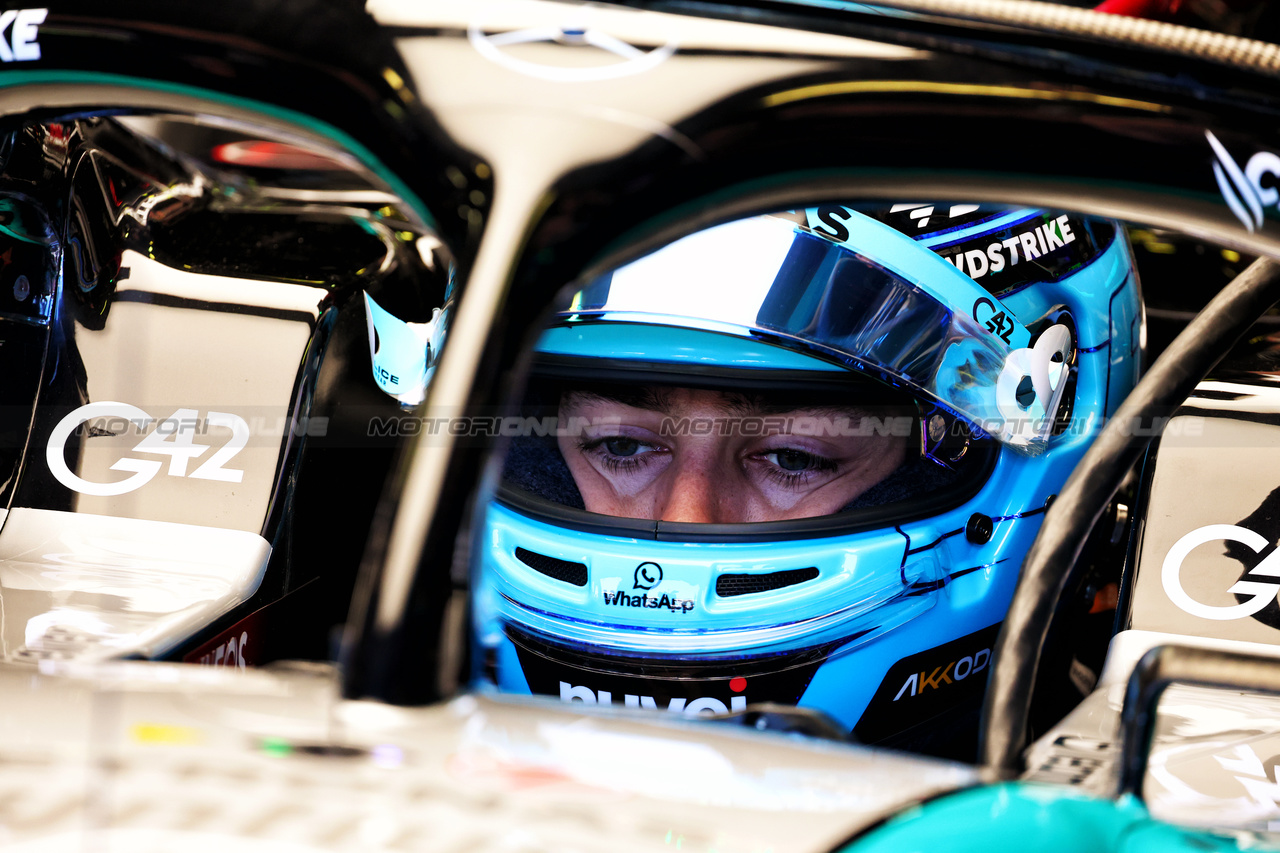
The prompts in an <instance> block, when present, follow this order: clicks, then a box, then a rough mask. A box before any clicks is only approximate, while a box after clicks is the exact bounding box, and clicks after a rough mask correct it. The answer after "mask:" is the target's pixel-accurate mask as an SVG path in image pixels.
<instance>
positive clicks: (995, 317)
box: [972, 296, 1014, 344]
mask: <svg viewBox="0 0 1280 853" xmlns="http://www.w3.org/2000/svg"><path fill="white" fill-rule="evenodd" d="M981 305H985V306H987V310H986V313H987V314H988V315H989V316H988V317H987V320H986V322H985V323H983V325H985V326H986V327H987V331H988V332H990V333H991V334H993V335H996V336H998V337H999V338H1000V339H1001V340H1003V341H1004V342H1005V343H1006V344H1009V343H1013V342H1012V341H1011V340H1009V336H1010V335H1011V334H1013V329H1014V325H1013V320H1012V319H1010V318H1009V316H1008V315H1007V314H1005V313H1004V312H1003V311H997V310H996V305H995V303H994V302H992V301H991V300H990V299H988V298H987V297H985V296H983V297H981V298H980V299H979V300H978V301H977V302H975V303H973V312H972V313H973V319H975V320H977V321H978V322H979V323H982V322H983V321H982V318H981V317H979V316H978V314H979V312H978V307H979V306H981Z"/></svg>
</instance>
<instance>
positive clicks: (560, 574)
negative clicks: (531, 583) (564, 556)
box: [516, 548, 587, 586]
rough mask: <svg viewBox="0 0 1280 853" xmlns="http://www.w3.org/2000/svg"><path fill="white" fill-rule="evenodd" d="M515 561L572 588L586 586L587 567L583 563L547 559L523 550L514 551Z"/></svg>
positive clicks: (544, 556)
mask: <svg viewBox="0 0 1280 853" xmlns="http://www.w3.org/2000/svg"><path fill="white" fill-rule="evenodd" d="M516 559H517V560H519V561H520V562H522V563H524V564H525V565H526V566H528V567H529V568H531V569H533V570H534V571H535V572H540V573H541V574H544V575H546V576H547V577H549V578H554V579H555V580H558V581H562V582H564V583H571V584H573V585H574V586H586V585H587V567H586V565H584V564H583V563H575V562H573V561H571V560H558V559H556V558H555V557H548V556H547V555H546V554H538V553H536V552H534V551H526V550H525V549H523V548H517V549H516Z"/></svg>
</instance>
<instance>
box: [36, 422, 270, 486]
mask: <svg viewBox="0 0 1280 853" xmlns="http://www.w3.org/2000/svg"><path fill="white" fill-rule="evenodd" d="M100 419H106V420H107V421H108V422H109V423H110V422H112V421H114V422H115V423H117V424H119V425H120V428H121V429H125V428H127V427H128V426H129V425H133V426H135V427H136V428H137V429H139V430H144V429H146V428H147V426H148V425H149V424H150V423H152V422H153V421H155V420H156V419H155V418H153V417H151V415H149V414H147V413H146V412H144V411H142V409H139V408H138V407H136V406H131V405H129V404H128V403H113V402H102V403H90V404H88V405H87V406H81V407H80V408H78V409H76V410H75V411H74V412H72V413H71V414H69V415H67V416H66V417H65V418H63V419H62V420H60V421H59V422H58V425H57V426H56V427H54V428H53V432H52V433H50V434H49V444H48V446H47V447H46V448H45V460H46V461H47V462H48V464H49V471H50V472H51V473H52V474H53V476H54V477H55V478H57V480H58V482H59V483H62V485H64V486H66V487H67V488H68V489H72V490H74V491H77V492H80V493H81V494H86V495H95V496H97V497H111V496H114V495H123V494H127V493H128V492H132V491H134V490H135V489H139V488H141V487H142V486H144V485H146V484H147V483H149V482H151V478H153V477H155V475H156V474H158V473H160V469H161V467H163V465H164V463H163V462H161V461H160V460H158V459H138V458H135V457H133V456H125V457H122V458H121V459H118V460H116V462H115V463H114V464H112V465H111V466H110V467H111V470H112V471H132V472H133V476H131V477H126V478H125V479H123V480H117V481H115V482H112V483H95V482H92V481H91V480H86V479H84V478H83V477H81V476H79V475H78V474H76V473H75V472H73V471H72V470H71V469H70V468H69V467H67V461H66V457H65V454H64V448H65V447H66V443H67V439H68V438H70V437H71V433H72V432H74V431H75V430H76V428H77V427H79V426H80V425H81V424H83V423H86V422H88V421H91V420H100ZM202 426H210V427H225V428H227V429H230V430H231V438H230V439H229V440H228V441H227V442H226V443H224V444H223V445H222V446H221V447H219V448H218V449H217V450H215V451H214V452H213V455H211V456H210V457H209V458H208V459H207V460H205V461H204V462H203V463H202V464H201V465H200V467H199V468H196V469H195V470H194V471H192V472H191V473H189V474H188V473H187V466H188V464H189V463H190V462H191V460H193V459H197V458H199V457H201V456H203V455H204V453H205V451H207V450H209V448H210V445H207V444H196V442H195V436H196V434H197V432H200V431H201V427H202ZM248 442H249V425H248V424H247V423H245V420H244V418H242V417H240V416H239V415H233V414H231V413H230V412H209V415H208V417H207V418H205V420H204V421H203V422H201V420H200V418H199V413H198V412H197V411H196V410H195V409H178V410H177V411H176V412H174V413H173V414H172V415H170V416H169V417H167V418H165V419H163V420H161V421H159V422H157V423H156V428H155V429H154V430H152V431H151V432H149V433H147V435H145V436H144V437H143V439H142V440H141V441H139V442H138V443H137V444H135V445H134V446H133V452H134V453H142V454H147V455H151V456H168V457H169V471H168V475H169V476H170V477H190V478H191V479H194V480H217V481H221V482H224V483H239V482H241V481H242V480H243V479H244V471H243V470H240V469H236V468H227V467H224V466H225V465H226V463H227V462H229V461H230V460H231V458H232V457H233V456H235V455H236V454H237V453H239V452H240V451H241V450H243V449H244V447H245V445H246V444H248Z"/></svg>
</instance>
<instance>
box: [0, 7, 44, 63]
mask: <svg viewBox="0 0 1280 853" xmlns="http://www.w3.org/2000/svg"><path fill="white" fill-rule="evenodd" d="M48 14H49V10H48V9H10V10H9V11H7V12H5V13H4V14H3V15H0V62H29V61H30V60H33V59H39V58H40V42H38V41H36V38H37V37H38V36H39V35H40V31H39V30H38V29H37V27H39V26H40V25H41V24H43V23H44V19H45V17H46V16H47V15H48ZM6 33H8V35H7V36H6V35H5V34H6Z"/></svg>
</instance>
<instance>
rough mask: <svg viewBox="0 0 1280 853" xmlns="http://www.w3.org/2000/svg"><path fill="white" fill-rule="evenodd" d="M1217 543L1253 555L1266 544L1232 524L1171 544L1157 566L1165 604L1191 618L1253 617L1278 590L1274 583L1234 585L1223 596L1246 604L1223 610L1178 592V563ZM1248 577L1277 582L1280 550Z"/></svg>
mask: <svg viewBox="0 0 1280 853" xmlns="http://www.w3.org/2000/svg"><path fill="white" fill-rule="evenodd" d="M1220 540H1226V541H1228V542H1232V541H1234V542H1240V543H1242V544H1244V545H1247V546H1248V547H1249V548H1251V549H1252V550H1253V552H1254V553H1255V554H1256V553H1258V552H1260V551H1262V549H1263V548H1266V547H1267V545H1268V544H1270V543H1268V542H1267V540H1266V539H1265V538H1264V537H1263V536H1261V535H1260V534H1258V533H1255V532H1254V531H1252V530H1250V529H1249V528H1247V527H1240V526H1239V525H1236V524H1210V525H1206V526H1205V527H1201V528H1199V529H1197V530H1193V531H1191V532H1190V533H1188V534H1187V535H1186V536H1183V537H1182V538H1181V539H1179V540H1178V541H1177V542H1175V543H1173V547H1172V548H1170V549H1169V553H1168V554H1166V555H1165V558H1164V565H1163V566H1161V569H1160V580H1161V582H1162V583H1163V584H1164V591H1165V594H1166V595H1168V596H1169V600H1170V601H1172V602H1173V603H1174V604H1176V605H1177V606H1178V607H1180V608H1181V609H1183V610H1185V611H1187V612H1188V613H1190V614H1191V615H1192V616H1199V617H1201V618H1203V619H1215V620H1218V621H1224V620H1227V619H1244V618H1245V617H1246V616H1252V615H1254V614H1255V613H1257V612H1258V611H1260V610H1262V608H1264V607H1266V606H1267V605H1268V604H1270V603H1271V602H1272V601H1273V600H1275V598H1276V593H1277V591H1280V587H1278V586H1277V585H1276V584H1275V583H1267V582H1260V581H1246V580H1241V581H1236V582H1235V583H1234V584H1233V585H1232V586H1231V587H1229V588H1228V589H1227V592H1229V593H1232V594H1235V595H1248V596H1252V597H1251V598H1250V599H1249V600H1248V601H1242V602H1240V603H1239V604H1232V605H1226V606H1218V605H1212V604H1202V603H1201V602H1199V601H1196V600H1195V599H1194V598H1192V597H1191V596H1189V595H1187V591H1186V590H1185V589H1183V588H1182V580H1181V578H1180V574H1181V572H1182V561H1183V560H1185V559H1186V558H1187V555H1188V554H1190V553H1191V551H1192V550H1193V549H1194V548H1196V547H1197V546H1200V545H1203V544H1205V543H1206V542H1215V541H1220ZM1248 574H1250V575H1253V576H1254V577H1264V578H1280V550H1277V551H1272V552H1271V553H1270V554H1269V555H1268V556H1267V557H1266V558H1265V559H1263V560H1262V561H1261V562H1260V563H1258V565H1256V566H1254V567H1253V568H1252V569H1250V570H1249V571H1248Z"/></svg>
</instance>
